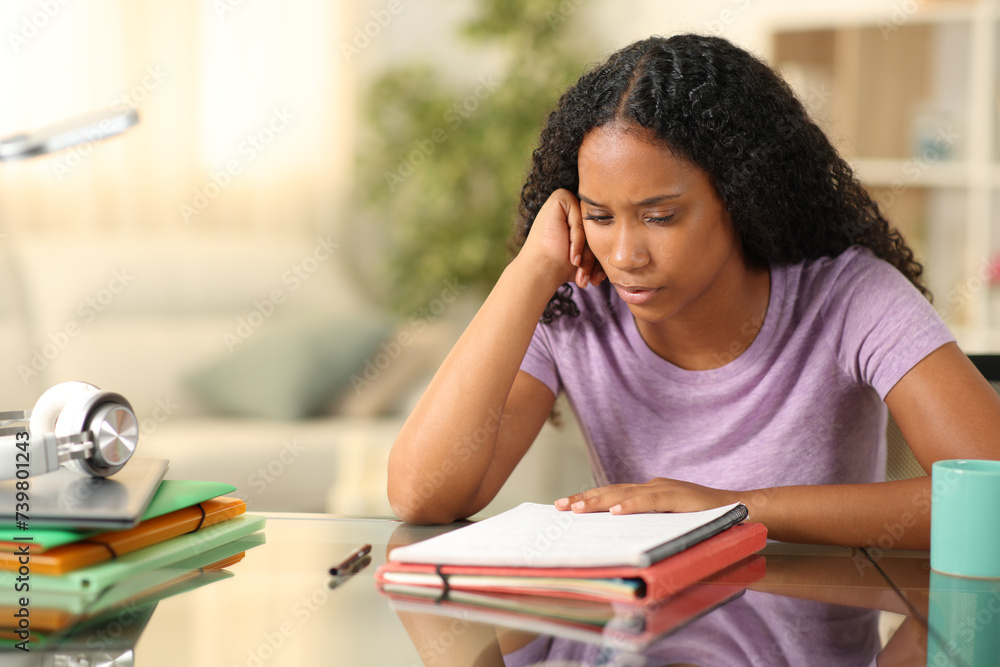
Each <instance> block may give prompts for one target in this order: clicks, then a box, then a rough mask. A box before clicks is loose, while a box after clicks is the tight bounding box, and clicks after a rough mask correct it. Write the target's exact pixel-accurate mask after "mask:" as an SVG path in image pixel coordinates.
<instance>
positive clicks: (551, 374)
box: [521, 322, 562, 396]
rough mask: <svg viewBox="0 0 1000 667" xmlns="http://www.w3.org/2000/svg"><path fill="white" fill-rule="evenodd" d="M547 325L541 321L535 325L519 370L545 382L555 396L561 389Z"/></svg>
mask: <svg viewBox="0 0 1000 667" xmlns="http://www.w3.org/2000/svg"><path fill="white" fill-rule="evenodd" d="M550 334H551V332H550V331H549V329H548V327H547V326H546V325H544V324H542V323H541V322H539V323H538V326H536V327H535V333H534V335H533V336H532V337H531V343H530V344H529V345H528V351H527V352H526V353H525V354H524V360H523V361H522V362H521V370H522V371H524V372H525V373H527V374H528V375H531V376H532V377H535V378H537V379H539V380H541V381H542V382H544V383H545V386H547V387H548V388H549V389H551V390H552V393H553V394H555V395H556V396H558V395H559V392H560V391H561V390H562V381H561V380H560V379H559V370H558V368H557V367H556V359H555V355H554V354H553V353H552V350H553V345H552V340H551V336H550Z"/></svg>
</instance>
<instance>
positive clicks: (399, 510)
mask: <svg viewBox="0 0 1000 667" xmlns="http://www.w3.org/2000/svg"><path fill="white" fill-rule="evenodd" d="M389 507H391V508H392V511H393V513H394V514H395V515H396V516H397V517H399V518H400V519H401V520H402V521H405V522H406V523H414V524H419V525H435V524H444V523H451V522H452V521H456V520H458V519H460V518H464V517H460V516H457V515H455V514H454V513H452V512H450V511H448V508H445V507H442V506H441V505H440V504H439V503H436V502H434V499H433V498H427V497H425V496H422V495H421V494H420V493H412V492H407V491H400V490H395V491H394V487H393V485H392V484H390V485H389Z"/></svg>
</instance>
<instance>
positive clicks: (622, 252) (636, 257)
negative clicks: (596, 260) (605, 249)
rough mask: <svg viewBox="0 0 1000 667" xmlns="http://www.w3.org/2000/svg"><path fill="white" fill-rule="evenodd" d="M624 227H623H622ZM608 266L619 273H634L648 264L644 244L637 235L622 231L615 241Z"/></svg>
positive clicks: (647, 254)
mask: <svg viewBox="0 0 1000 667" xmlns="http://www.w3.org/2000/svg"><path fill="white" fill-rule="evenodd" d="M623 226H624V225H623ZM607 262H608V264H609V265H610V266H611V267H612V268H615V269H618V270H619V271H634V270H635V269H641V268H642V267H644V266H646V264H648V263H649V252H648V251H647V250H646V244H645V243H644V242H643V240H642V239H641V238H638V235H636V234H634V233H631V232H628V231H626V230H623V231H622V232H621V233H620V234H618V237H617V238H616V239H615V244H614V246H613V247H612V248H611V254H610V255H609V256H608V259H607Z"/></svg>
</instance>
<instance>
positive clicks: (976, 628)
mask: <svg viewBox="0 0 1000 667" xmlns="http://www.w3.org/2000/svg"><path fill="white" fill-rule="evenodd" d="M263 514H264V516H266V517H267V526H266V528H265V530H264V535H265V537H266V541H265V543H264V544H262V545H260V546H257V547H254V548H252V549H250V550H248V551H247V552H246V555H245V557H244V558H243V559H242V560H241V561H239V562H237V563H235V564H233V565H231V566H229V567H228V568H227V569H226V572H228V573H229V574H227V573H226V572H223V573H221V574H220V573H218V572H216V573H208V574H206V575H203V577H207V578H205V579H204V580H203V581H201V580H199V581H196V582H195V583H200V584H203V585H200V586H198V587H193V586H192V587H189V588H191V589H190V590H186V591H185V592H181V593H179V594H176V595H173V596H171V597H166V598H164V599H162V600H160V601H159V602H156V603H155V605H148V606H146V607H138V606H137V605H135V604H131V603H128V602H126V603H124V604H123V605H122V606H121V607H120V608H119V609H118V610H117V613H115V614H113V615H112V617H111V618H110V619H108V618H107V617H105V620H104V622H103V623H102V624H100V626H99V627H90V628H87V630H86V632H85V633H83V634H82V635H81V634H79V633H77V635H76V636H75V637H74V641H75V642H76V643H75V648H69V647H66V646H62V647H60V646H59V645H56V646H48V647H41V646H39V647H35V646H32V651H31V653H30V654H24V653H22V652H20V651H5V652H2V653H0V665H132V664H135V665H141V666H142V667H158V666H161V665H171V666H175V665H184V666H189V667H198V666H201V665H204V666H206V667H209V666H210V667H216V666H219V665H224V666H226V667H229V666H234V667H235V666H244V667H264V666H276V665H295V666H296V667H301V666H303V665H349V666H355V665H359V666H360V665H376V666H380V665H390V666H398V667H409V666H411V665H421V664H426V665H433V666H440V665H461V666H463V667H464V666H468V665H503V664H505V662H504V661H505V659H506V662H507V664H517V665H534V664H552V665H560V667H567V666H569V665H594V664H601V665H628V666H633V665H668V664H681V665H687V664H694V665H826V664H829V665H874V664H876V662H875V660H876V657H877V658H878V663H877V664H878V665H881V666H882V667H885V666H886V665H924V664H928V660H927V647H928V641H927V637H928V629H927V625H926V619H927V618H928V616H930V617H931V626H932V628H936V629H940V630H941V632H937V637H938V639H940V640H941V642H942V643H943V644H945V645H946V650H945V651H944V652H943V653H942V654H941V656H940V657H938V658H935V659H933V660H932V661H931V662H930V664H935V665H937V664H941V665H949V664H956V665H961V664H966V665H973V664H975V665H980V664H990V665H995V664H1000V663H998V662H997V655H998V654H997V653H992V654H991V653H990V651H992V650H994V649H995V648H996V645H997V640H998V638H1000V590H997V591H995V590H994V589H993V588H991V587H990V584H989V582H986V584H984V586H985V588H984V587H983V586H980V587H979V588H978V589H976V590H975V591H972V592H970V591H969V590H967V587H965V588H963V587H962V585H958V586H957V588H956V586H955V582H951V581H945V582H944V583H942V582H940V581H936V579H935V582H934V584H935V586H936V588H934V589H931V587H930V584H931V583H932V582H931V572H930V569H929V565H928V559H927V557H926V554H924V553H919V552H905V553H904V552H884V553H876V554H872V557H868V556H867V555H866V554H865V553H864V552H862V551H860V550H851V549H843V548H835V547H810V546H798V545H785V544H777V543H774V544H770V545H769V546H768V547H767V548H766V549H765V551H764V552H762V553H763V567H762V568H760V570H759V572H757V575H755V577H756V579H755V580H754V581H753V582H752V583H750V584H749V586H747V587H746V589H745V590H744V589H743V588H742V587H741V588H740V589H739V590H733V591H729V592H728V593H727V594H725V595H723V596H721V597H724V598H731V599H730V600H729V601H728V602H724V603H722V604H721V605H720V606H717V607H715V608H712V609H709V610H707V611H706V610H705V609H698V610H696V611H693V612H692V614H689V615H688V617H686V618H685V617H684V615H683V613H681V612H680V611H677V610H674V611H675V612H676V613H675V616H674V617H673V618H672V619H671V622H670V625H672V626H673V627H677V628H679V629H676V630H675V631H674V632H672V633H671V634H669V635H667V636H665V637H660V638H658V639H657V638H647V639H650V641H648V642H646V643H647V644H648V646H646V647H645V648H644V649H643V650H644V651H645V652H646V654H645V655H643V654H642V653H635V652H633V651H632V650H630V648H629V647H630V646H631V644H627V643H626V642H622V641H618V640H613V641H604V642H603V643H602V642H601V639H600V637H601V635H600V633H599V631H598V632H593V631H588V632H589V635H588V634H587V633H582V634H581V632H580V631H579V630H577V631H576V632H574V633H564V632H561V631H560V632H557V633H556V634H558V635H563V634H570V635H572V636H573V637H574V638H575V639H571V638H567V637H562V636H546V635H540V636H539V635H536V634H533V633H532V632H530V631H531V630H539V629H541V628H551V627H553V626H552V625H551V624H547V625H546V624H543V623H542V622H541V621H539V620H538V619H536V618H532V617H521V618H522V621H523V620H524V618H527V621H526V622H521V623H516V622H514V623H509V622H504V623H503V625H496V624H491V623H485V622H481V621H482V618H481V617H480V616H477V614H476V613H474V612H473V611H470V610H468V609H465V610H463V609H462V608H460V607H459V608H451V609H448V608H446V607H447V605H444V604H442V605H434V604H433V603H430V604H429V605H428V606H425V607H423V608H421V607H416V608H414V607H412V606H410V607H409V608H407V605H406V604H405V603H400V602H397V601H391V600H390V599H389V598H388V597H387V596H385V595H384V594H381V593H380V592H379V591H377V590H376V586H375V582H374V571H375V569H376V568H377V567H378V565H380V564H381V563H383V562H385V557H386V551H387V549H388V548H389V547H390V546H396V545H399V544H404V543H409V542H412V541H415V540H419V539H425V538H427V537H430V536H432V535H435V534H437V533H439V532H441V531H443V530H448V529H449V527H417V526H409V525H406V524H402V523H400V522H398V521H391V520H387V519H352V518H339V517H332V516H327V515H309V514H305V515H297V514H268V513H263ZM363 543H370V544H372V545H373V552H372V562H371V564H370V565H368V566H367V567H366V568H364V569H363V570H361V571H360V572H359V573H357V574H356V575H354V576H353V577H351V578H349V579H347V580H346V581H344V582H343V583H342V584H340V585H339V586H337V587H336V588H331V587H330V583H331V581H332V578H331V577H330V575H329V574H328V570H329V568H330V567H331V566H333V565H335V564H336V563H337V562H338V561H339V560H340V559H342V558H343V557H344V556H345V555H346V554H347V553H348V552H349V551H351V550H352V549H353V548H355V547H357V546H359V545H360V544H363ZM209 575H211V576H209ZM758 575H759V576H758ZM935 578H937V575H936V574H935ZM958 583H959V584H964V583H966V582H958ZM980 583H982V582H980ZM953 589H954V590H953ZM991 604H992V605H993V606H991ZM977 605H979V606H978V607H977ZM435 607H437V608H435ZM994 607H995V608H996V609H995V610H994ZM935 610H937V611H935ZM883 611H885V612H890V613H889V614H883V613H882V612H883ZM428 612H430V613H428ZM692 616H693V617H692ZM994 616H997V619H996V620H994V618H993V617H994ZM507 618H508V619H509V618H510V617H507ZM963 619H964V620H963ZM970 619H971V621H970ZM900 621H901V623H900ZM880 622H881V624H882V625H883V626H885V627H883V629H882V633H881V634H880ZM970 623H971V624H970ZM897 626H898V627H897ZM892 628H895V631H894V634H892V637H891V639H889V640H888V643H887V644H886V645H885V646H883V643H884V640H883V639H882V638H881V635H885V634H886V633H887V630H888V629H892ZM936 631H937V630H934V631H932V633H931V634H932V635H934V634H935V632H936ZM942 633H950V634H949V635H948V636H944V634H942ZM582 636H589V639H581V637H582ZM619 636H620V635H619ZM970 642H971V643H970ZM975 642H979V644H975ZM973 645H975V648H976V650H977V651H978V653H977V657H976V658H975V659H970V658H969V656H970V655H971V654H970V653H968V651H967V649H968V648H969V647H971V646H973ZM933 646H934V642H933V641H932V648H933ZM963 652H964V653H963ZM505 654H506V658H505V657H504V656H505ZM949 654H950V657H949ZM983 656H986V658H984V657H983ZM983 659H992V660H993V661H992V662H981V660H983Z"/></svg>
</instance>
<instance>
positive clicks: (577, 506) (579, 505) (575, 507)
mask: <svg viewBox="0 0 1000 667" xmlns="http://www.w3.org/2000/svg"><path fill="white" fill-rule="evenodd" d="M583 504H584V503H583V501H582V500H578V501H576V502H575V503H573V510H574V511H576V510H582V509H583Z"/></svg>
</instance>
